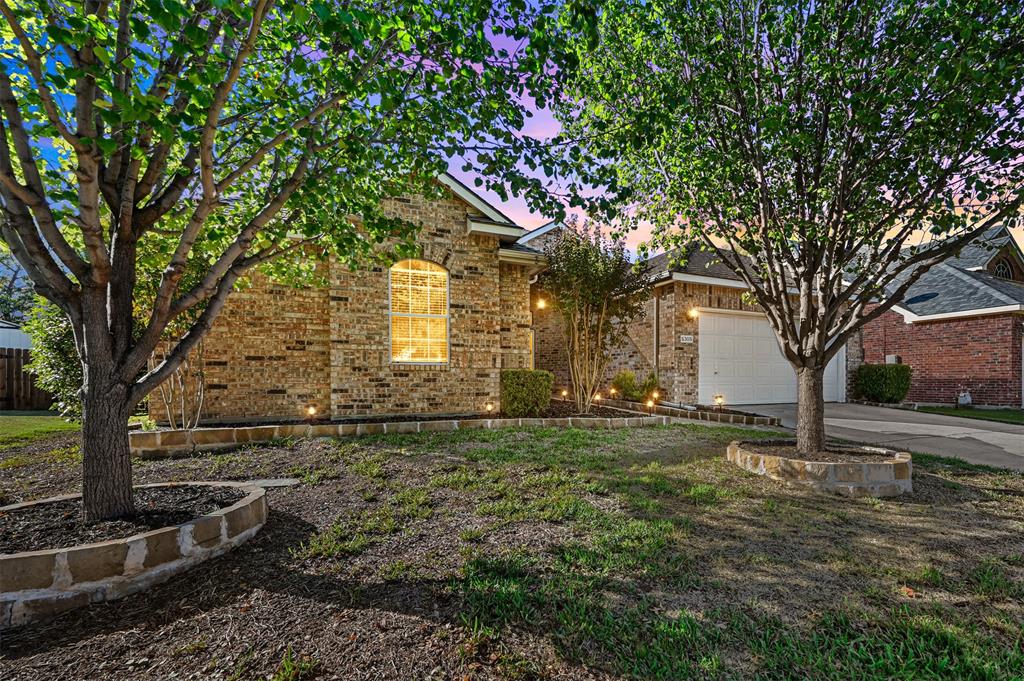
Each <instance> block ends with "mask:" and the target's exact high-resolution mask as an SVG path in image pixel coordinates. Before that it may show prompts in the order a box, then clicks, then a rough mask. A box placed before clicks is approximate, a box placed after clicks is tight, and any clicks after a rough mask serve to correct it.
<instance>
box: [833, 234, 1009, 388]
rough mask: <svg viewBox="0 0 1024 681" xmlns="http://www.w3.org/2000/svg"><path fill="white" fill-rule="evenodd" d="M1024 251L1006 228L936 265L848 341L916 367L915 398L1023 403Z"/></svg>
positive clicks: (869, 357)
mask: <svg viewBox="0 0 1024 681" xmlns="http://www.w3.org/2000/svg"><path fill="white" fill-rule="evenodd" d="M1022 344H1024V253H1022V252H1021V248H1020V246H1019V245H1018V244H1017V243H1016V241H1015V240H1014V238H1013V236H1012V235H1011V234H1010V233H1009V231H1008V230H1006V229H1005V228H1003V227H997V228H994V229H992V230H990V231H989V232H988V233H986V234H984V235H982V237H981V238H980V239H979V240H978V242H977V243H975V244H971V245H969V246H967V247H965V248H964V249H963V250H962V251H961V253H960V255H959V257H957V258H953V259H950V260H947V261H946V262H945V263H943V264H940V265H937V266H935V267H933V268H932V269H931V270H929V271H928V272H927V273H925V275H924V276H923V277H921V279H920V280H919V281H917V282H916V283H915V284H914V285H913V286H912V287H911V288H910V290H909V291H908V292H907V294H906V295H905V296H904V300H903V303H901V304H900V305H898V306H896V307H894V308H893V310H891V311H889V312H887V313H885V314H884V315H882V316H881V317H880V318H878V319H877V320H875V321H873V322H871V323H870V324H868V325H867V326H866V327H864V329H863V330H862V332H861V334H860V337H859V338H854V339H853V340H851V341H850V343H849V344H848V347H849V349H850V354H851V355H853V354H854V352H856V353H857V354H859V355H861V356H862V357H863V361H865V362H871V363H883V362H885V361H887V358H888V360H889V361H900V362H902V363H904V364H908V365H910V366H911V367H913V370H914V372H913V378H912V381H911V387H910V393H909V394H908V395H907V401H908V402H920V403H932V404H953V403H955V401H956V399H957V396H958V395H959V393H960V392H961V391H968V392H970V393H971V398H972V400H973V402H974V403H975V404H979V405H988V406H1006V407H1020V406H1022V404H1024V392H1022V383H1024V368H1022V362H1021V356H1022Z"/></svg>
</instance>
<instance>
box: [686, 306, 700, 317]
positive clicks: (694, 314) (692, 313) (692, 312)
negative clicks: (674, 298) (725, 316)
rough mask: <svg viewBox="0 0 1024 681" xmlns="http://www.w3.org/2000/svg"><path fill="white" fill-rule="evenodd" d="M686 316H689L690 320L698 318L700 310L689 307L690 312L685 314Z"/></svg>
mask: <svg viewBox="0 0 1024 681" xmlns="http://www.w3.org/2000/svg"><path fill="white" fill-rule="evenodd" d="M687 314H688V315H690V319H696V318H697V317H699V316H700V310H699V309H697V308H695V307H691V308H690V311H689V312H687Z"/></svg>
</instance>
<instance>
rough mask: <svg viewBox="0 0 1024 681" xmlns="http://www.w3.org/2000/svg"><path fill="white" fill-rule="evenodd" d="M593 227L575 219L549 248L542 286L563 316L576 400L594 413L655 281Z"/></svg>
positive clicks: (620, 243) (599, 228) (618, 242)
mask: <svg viewBox="0 0 1024 681" xmlns="http://www.w3.org/2000/svg"><path fill="white" fill-rule="evenodd" d="M608 231H609V230H608V229H602V226H601V225H600V224H599V223H597V222H593V221H582V222H581V221H579V220H577V219H576V218H572V219H570V220H569V222H568V223H567V224H566V227H565V229H562V230H559V232H558V236H557V237H555V238H554V239H552V240H551V241H549V242H548V243H547V244H546V245H545V247H544V255H545V258H546V260H547V269H546V270H545V271H544V272H543V273H542V274H541V276H540V279H539V280H538V281H539V285H540V287H541V289H542V290H544V291H546V292H547V293H549V294H551V297H552V306H553V307H554V308H555V310H556V311H557V312H558V314H559V315H561V318H562V319H561V321H562V335H563V342H564V343H565V356H566V362H567V363H568V369H569V379H570V382H571V383H572V392H573V399H574V400H575V401H576V408H577V409H578V410H579V411H580V413H582V414H588V413H590V407H591V404H592V403H593V401H594V395H596V394H597V391H598V389H599V388H600V386H601V383H602V382H603V381H604V379H605V375H606V374H607V372H608V363H609V362H610V361H611V353H612V350H614V349H615V348H616V347H618V346H620V345H621V344H622V343H623V342H624V341H625V339H626V327H627V325H628V324H629V323H630V322H632V321H635V320H637V319H642V318H643V316H644V302H645V301H646V300H647V298H648V297H649V296H650V281H649V280H648V277H647V276H646V274H645V273H644V272H642V271H641V270H640V269H639V268H637V267H636V266H635V265H634V263H633V262H632V261H631V260H630V258H629V254H628V253H627V251H626V246H625V242H624V240H623V239H622V238H609V237H608V236H606V235H605V232H608Z"/></svg>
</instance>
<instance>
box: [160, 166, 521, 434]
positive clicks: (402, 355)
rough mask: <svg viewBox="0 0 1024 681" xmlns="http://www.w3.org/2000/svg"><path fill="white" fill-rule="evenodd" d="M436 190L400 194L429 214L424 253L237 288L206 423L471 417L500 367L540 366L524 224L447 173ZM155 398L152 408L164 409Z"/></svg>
mask: <svg viewBox="0 0 1024 681" xmlns="http://www.w3.org/2000/svg"><path fill="white" fill-rule="evenodd" d="M440 182H441V183H442V184H443V185H444V186H445V188H446V192H445V193H446V196H445V198H443V199H441V200H428V199H425V198H422V197H412V198H404V199H397V200H394V201H392V202H391V203H390V205H389V206H388V209H389V211H390V212H391V213H392V214H393V215H395V216H397V217H401V218H404V219H406V220H409V221H411V222H413V223H416V224H420V225H422V231H421V232H420V233H419V235H418V237H417V242H418V244H419V246H420V248H421V255H420V257H419V258H416V259H410V260H403V261H400V262H397V263H395V264H394V265H393V266H392V267H390V268H388V267H373V268H371V269H360V270H357V271H354V272H353V271H350V270H349V268H348V267H347V266H346V265H343V264H340V263H337V262H335V261H333V260H332V261H330V262H326V263H324V264H323V265H322V266H321V274H323V275H324V276H325V279H326V282H327V284H326V285H325V286H310V287H305V288H295V287H292V286H287V285H281V284H276V283H273V282H270V281H269V280H267V279H266V278H265V277H262V276H260V275H255V276H254V277H253V278H252V280H251V282H250V285H249V286H248V287H246V288H243V289H242V290H239V291H236V292H234V293H233V294H232V295H231V297H230V298H229V300H228V303H227V304H226V306H225V308H224V310H223V311H222V312H221V314H220V316H219V318H218V319H217V321H216V323H215V324H214V326H213V328H212V329H211V330H210V332H209V335H208V336H207V337H206V340H205V342H204V360H205V404H204V407H203V412H202V413H203V421H204V422H206V423H212V422H222V423H229V422H240V421H258V420H293V419H302V418H304V417H305V416H306V414H307V413H308V411H307V410H308V409H309V408H310V407H312V408H313V409H315V410H316V414H317V417H318V418H335V419H339V418H345V417H348V416H356V415H360V414H373V415H387V414H401V413H421V414H422V413H441V414H471V413H472V414H477V413H481V412H483V411H484V410H485V408H486V405H487V404H488V403H490V404H492V405H493V407H494V409H495V410H497V409H499V408H500V403H499V374H500V372H501V370H502V369H505V368H516V367H528V366H530V365H531V364H532V356H531V353H532V347H531V330H530V327H531V316H530V283H529V281H530V278H531V276H533V274H534V273H535V272H536V271H537V269H538V265H539V263H540V261H541V258H540V256H539V254H538V253H537V252H535V251H533V250H531V249H530V248H528V247H525V246H521V245H517V244H516V243H515V242H516V240H517V239H518V238H519V237H520V236H522V235H523V234H524V233H525V230H523V229H522V228H521V227H519V226H518V225H516V224H514V223H513V222H512V220H510V219H509V218H508V217H506V216H505V215H504V214H503V213H501V211H499V210H498V209H497V208H495V207H494V206H492V205H490V204H489V203H487V202H486V201H484V200H483V199H482V198H480V197H479V196H477V195H476V194H474V193H473V192H472V191H471V190H470V189H469V188H467V187H466V186H465V185H463V184H462V183H460V182H458V181H457V180H456V179H455V178H453V177H450V176H447V175H446V176H442V177H441V178H440ZM163 410H164V405H163V404H162V403H161V401H160V400H159V399H155V398H152V397H151V399H150V413H151V414H152V416H153V417H154V418H155V419H157V420H163V419H166V416H165V412H164V411H163Z"/></svg>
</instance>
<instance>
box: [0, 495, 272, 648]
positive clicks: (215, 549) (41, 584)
mask: <svg viewBox="0 0 1024 681" xmlns="http://www.w3.org/2000/svg"><path fill="white" fill-rule="evenodd" d="M183 485H209V486H213V487H238V488H241V489H242V490H243V491H244V492H246V496H245V497H244V498H242V499H240V500H239V501H237V502H235V503H234V504H232V505H231V506H227V507H225V508H222V509H218V510H216V511H214V512H213V513H209V514H207V515H204V516H200V517H199V518H196V519H194V520H190V521H189V522H187V523H183V524H181V525H175V526H171V527H163V528H160V529H157V530H150V531H149V532H143V533H140V534H136V535H133V536H131V537H125V538H123V539H111V540H108V541H102V542H95V543H91V544H82V545H79V546H71V547H67V548H62V549H47V550H43V551H24V552H21V553H11V554H0V585H2V589H3V593H0V630H5V629H10V628H13V627H19V626H23V625H26V624H30V623H32V622H37V621H41V620H44V619H47V618H49V617H52V616H54V615H57V614H59V613H61V612H64V611H67V610H72V609H74V608H79V607H82V606H85V605H88V604H89V603H99V602H101V601H110V600H115V599H118V598H123V597H125V596H128V595H130V594H133V593H136V592H138V591H142V590H145V589H148V588H149V587H150V586H152V585H154V584H159V583H160V582H163V581H166V580H168V579H170V578H171V577H173V576H174V575H177V574H179V573H181V572H184V571H185V570H188V569H189V568H191V567H192V566H193V565H196V564H198V563H201V562H203V561H205V560H208V559H210V558H213V557H215V556H219V555H221V554H223V553H225V552H227V551H229V550H231V549H232V548H234V547H235V546H238V545H239V544H242V543H244V542H246V541H248V540H249V539H250V538H251V537H252V536H253V535H255V534H256V532H258V531H259V529H260V528H261V527H263V523H264V522H266V519H267V501H266V490H264V489H262V488H259V487H254V486H251V485H250V484H248V483H240V482H173V483H156V484H151V485H139V486H138V487H178V486H183ZM79 497H81V495H80V494H68V495H64V496H59V497H51V498H49V499H41V500H37V501H29V502H25V503H21V504H13V505H10V506H4V507H2V508H0V512H3V511H10V510H13V509H16V508H24V507H26V506H33V505H37V504H45V503H52V502H56V501H64V500H67V499H77V498H79Z"/></svg>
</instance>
